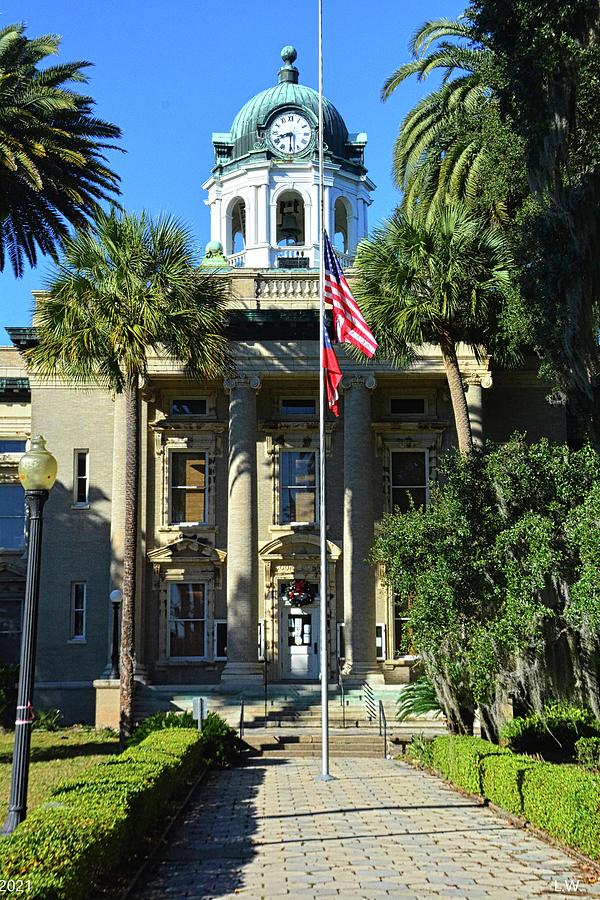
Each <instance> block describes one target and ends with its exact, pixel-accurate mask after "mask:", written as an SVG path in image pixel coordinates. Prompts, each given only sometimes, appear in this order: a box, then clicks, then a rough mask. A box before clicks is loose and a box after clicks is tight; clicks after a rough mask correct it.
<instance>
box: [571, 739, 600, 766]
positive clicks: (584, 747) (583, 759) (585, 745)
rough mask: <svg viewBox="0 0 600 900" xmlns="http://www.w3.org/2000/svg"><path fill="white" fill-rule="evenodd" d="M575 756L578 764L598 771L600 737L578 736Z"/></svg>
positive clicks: (599, 763) (599, 764)
mask: <svg viewBox="0 0 600 900" xmlns="http://www.w3.org/2000/svg"><path fill="white" fill-rule="evenodd" d="M575 757H576V759H577V762H578V763H579V765H580V766H585V768H586V769H594V770H597V771H600V737H591V738H579V740H578V741H577V743H576V744H575Z"/></svg>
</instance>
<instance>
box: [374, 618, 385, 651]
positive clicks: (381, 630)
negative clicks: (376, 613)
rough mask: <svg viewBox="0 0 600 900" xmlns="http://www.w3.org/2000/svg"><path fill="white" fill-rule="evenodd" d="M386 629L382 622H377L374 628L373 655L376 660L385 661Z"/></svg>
mask: <svg viewBox="0 0 600 900" xmlns="http://www.w3.org/2000/svg"><path fill="white" fill-rule="evenodd" d="M385 631H386V628H385V623H384V622H379V623H378V624H377V625H376V626H375V651H376V652H375V655H376V657H377V659H387V647H386V644H387V641H386V633H385Z"/></svg>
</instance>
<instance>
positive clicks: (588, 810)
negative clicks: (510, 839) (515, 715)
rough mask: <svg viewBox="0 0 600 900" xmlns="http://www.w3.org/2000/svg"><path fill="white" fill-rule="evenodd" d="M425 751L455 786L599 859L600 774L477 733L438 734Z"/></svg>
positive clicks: (433, 764)
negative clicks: (521, 753) (518, 751)
mask: <svg viewBox="0 0 600 900" xmlns="http://www.w3.org/2000/svg"><path fill="white" fill-rule="evenodd" d="M419 755H422V754H419V753H417V756H419ZM427 756H428V757H429V759H431V765H432V767H433V768H434V769H436V770H437V771H438V772H440V774H442V775H444V776H445V777H446V778H448V780H449V781H452V782H453V783H454V784H455V785H457V787H460V788H463V790H466V791H470V792H471V793H474V794H480V795H481V796H483V797H485V798H487V799H488V800H490V801H491V802H492V803H494V804H496V806H499V807H502V808H503V809H506V810H508V811H509V812H511V813H514V814H516V815H519V816H522V817H523V818H524V819H526V820H527V821H528V822H530V823H531V824H532V825H534V826H535V827H536V828H540V829H542V830H543V831H546V832H547V833H548V834H549V835H551V836H552V837H554V838H557V839H558V840H559V841H562V842H563V843H564V844H566V845H567V846H569V847H573V848H574V849H576V850H579V851H580V852H581V853H585V854H586V855H587V856H589V857H591V858H592V859H600V773H595V772H589V771H587V770H586V769H583V768H581V767H580V766H575V765H557V764H555V763H548V762H542V761H541V760H536V759H533V758H532V757H530V756H517V755H515V754H513V753H511V751H509V750H506V749H504V748H500V747H496V746H495V745H494V744H489V743H488V742H487V741H483V740H481V739H480V738H475V737H450V736H444V737H437V738H435V739H434V740H433V741H432V742H431V746H430V748H429V749H428V751H427ZM409 757H410V754H409Z"/></svg>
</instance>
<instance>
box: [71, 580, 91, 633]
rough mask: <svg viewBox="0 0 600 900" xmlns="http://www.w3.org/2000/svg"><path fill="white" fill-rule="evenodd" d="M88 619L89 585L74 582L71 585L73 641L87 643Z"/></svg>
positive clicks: (82, 582)
mask: <svg viewBox="0 0 600 900" xmlns="http://www.w3.org/2000/svg"><path fill="white" fill-rule="evenodd" d="M86 619H87V584H86V583H85V581H74V582H73V583H72V584H71V634H70V639H71V640H72V641H85V639H86Z"/></svg>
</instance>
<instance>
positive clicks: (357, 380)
mask: <svg viewBox="0 0 600 900" xmlns="http://www.w3.org/2000/svg"><path fill="white" fill-rule="evenodd" d="M342 387H343V389H344V390H345V391H349V390H350V389H351V388H354V387H364V388H366V389H367V390H368V391H373V390H375V388H376V387H377V379H376V378H375V376H374V375H371V373H369V374H368V375H344V377H343V378H342Z"/></svg>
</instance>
